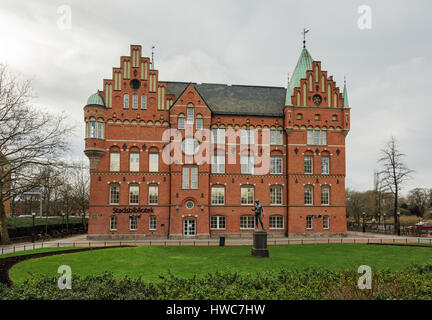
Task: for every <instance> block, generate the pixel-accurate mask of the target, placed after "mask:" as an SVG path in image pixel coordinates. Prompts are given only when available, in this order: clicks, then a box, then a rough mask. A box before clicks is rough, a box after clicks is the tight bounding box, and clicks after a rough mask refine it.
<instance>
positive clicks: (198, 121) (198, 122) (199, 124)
mask: <svg viewBox="0 0 432 320" xmlns="http://www.w3.org/2000/svg"><path fill="white" fill-rule="evenodd" d="M202 126H203V119H202V118H197V119H196V129H197V130H201V129H202Z"/></svg>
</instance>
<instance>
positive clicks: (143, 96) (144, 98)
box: [141, 94, 147, 110]
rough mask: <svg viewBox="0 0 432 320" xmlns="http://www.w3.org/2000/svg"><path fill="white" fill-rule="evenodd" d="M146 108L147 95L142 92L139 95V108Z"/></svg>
mask: <svg viewBox="0 0 432 320" xmlns="http://www.w3.org/2000/svg"><path fill="white" fill-rule="evenodd" d="M146 109H147V96H146V95H145V94H143V95H142V96H141V110H146Z"/></svg>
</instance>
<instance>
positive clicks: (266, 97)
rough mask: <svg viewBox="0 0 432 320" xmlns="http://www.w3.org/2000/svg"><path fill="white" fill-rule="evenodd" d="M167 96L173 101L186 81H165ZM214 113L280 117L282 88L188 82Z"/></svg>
mask: <svg viewBox="0 0 432 320" xmlns="http://www.w3.org/2000/svg"><path fill="white" fill-rule="evenodd" d="M166 84H167V94H173V95H174V96H175V98H176V99H178V98H179V96H180V95H181V94H182V93H183V91H184V90H185V89H186V87H187V86H188V85H189V83H188V82H166ZM192 85H193V86H194V87H195V89H196V90H197V91H198V93H199V94H200V95H201V97H202V98H203V99H204V102H205V103H206V104H207V105H208V106H209V108H210V109H211V111H212V112H213V113H215V114H234V115H255V116H283V109H284V107H285V95H286V88H283V87H261V86H246V85H231V86H229V85H226V84H214V83H201V84H196V83H192Z"/></svg>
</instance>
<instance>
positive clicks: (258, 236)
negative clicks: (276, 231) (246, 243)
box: [252, 230, 269, 258]
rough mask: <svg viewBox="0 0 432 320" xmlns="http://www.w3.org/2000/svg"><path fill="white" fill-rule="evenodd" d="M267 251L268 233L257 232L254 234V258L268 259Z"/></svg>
mask: <svg viewBox="0 0 432 320" xmlns="http://www.w3.org/2000/svg"><path fill="white" fill-rule="evenodd" d="M268 256H269V252H268V250H267V232H266V231H264V230H255V231H254V233H253V248H252V257H259V258H268Z"/></svg>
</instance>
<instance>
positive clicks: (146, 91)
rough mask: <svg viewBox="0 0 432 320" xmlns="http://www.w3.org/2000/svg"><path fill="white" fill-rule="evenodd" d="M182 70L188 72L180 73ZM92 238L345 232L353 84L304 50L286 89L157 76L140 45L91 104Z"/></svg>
mask: <svg viewBox="0 0 432 320" xmlns="http://www.w3.org/2000/svg"><path fill="white" fill-rule="evenodd" d="M185 77H186V78H187V75H186V76H185ZM84 119H85V122H86V138H85V151H84V152H85V154H86V155H87V156H88V158H89V159H90V171H91V183H90V214H89V231H88V233H89V235H88V237H89V238H90V239H131V238H132V239H133V238H136V239H143V238H157V237H159V238H167V237H168V238H183V237H197V238H208V237H217V236H220V235H225V236H229V237H240V236H250V235H251V233H252V231H253V229H254V225H253V212H252V209H253V205H254V200H256V199H259V200H260V202H261V203H262V205H263V206H264V214H265V216H264V219H263V220H264V226H265V228H266V230H267V231H268V233H269V236H289V237H297V236H304V235H315V234H318V235H326V236H327V235H335V234H343V233H345V232H346V213H345V138H346V135H347V133H348V131H349V128H350V108H349V107H348V98H347V91H346V87H344V92H341V91H340V89H339V88H338V87H337V86H336V83H335V81H334V80H333V78H332V76H329V75H328V74H327V71H324V70H322V69H321V62H320V61H314V60H313V59H312V57H311V56H310V54H309V52H308V51H307V49H306V48H303V50H302V52H301V55H300V58H299V60H298V63H297V66H296V68H295V71H294V73H293V75H292V78H291V79H290V81H289V84H288V88H283V87H263V86H244V85H232V86H228V85H225V84H205V83H203V84H196V83H187V82H170V81H160V80H159V72H158V70H155V69H154V68H153V64H152V62H151V61H150V59H149V58H147V57H142V56H141V46H138V45H132V46H131V54H130V56H122V57H121V58H120V67H119V68H113V75H112V79H104V81H103V91H98V93H96V94H93V95H92V96H91V97H90V98H89V99H88V101H87V105H86V106H85V107H84Z"/></svg>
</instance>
